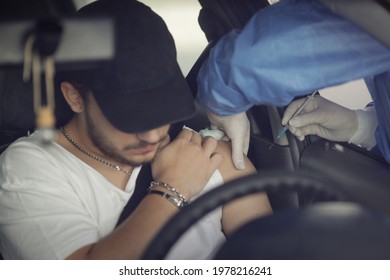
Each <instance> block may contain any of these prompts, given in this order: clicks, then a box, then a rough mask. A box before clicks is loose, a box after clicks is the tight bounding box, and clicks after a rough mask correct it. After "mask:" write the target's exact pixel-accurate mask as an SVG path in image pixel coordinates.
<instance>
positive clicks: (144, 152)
mask: <svg viewBox="0 0 390 280" xmlns="http://www.w3.org/2000/svg"><path fill="white" fill-rule="evenodd" d="M85 120H86V124H87V129H88V135H89V137H90V138H91V140H92V142H93V143H94V145H95V146H96V147H97V148H99V150H100V152H102V153H103V154H104V155H106V156H107V157H109V158H111V159H113V160H115V161H118V162H120V163H122V164H126V165H131V166H139V165H142V164H144V163H147V162H150V161H151V160H152V159H153V158H154V156H155V155H156V153H157V151H158V150H160V149H161V148H162V146H163V145H166V144H167V142H168V141H169V135H168V131H169V127H170V126H169V125H165V126H162V127H159V128H156V129H153V130H149V131H145V132H142V133H137V134H129V133H125V132H122V131H120V130H118V129H116V128H115V127H114V126H112V125H111V123H110V122H109V121H108V120H107V119H106V117H105V116H104V115H103V113H102V112H101V110H100V108H99V107H98V105H97V103H96V101H95V99H94V98H93V96H92V95H91V94H89V96H88V98H87V100H86V105H85Z"/></svg>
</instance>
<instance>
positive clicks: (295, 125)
mask: <svg viewBox="0 0 390 280" xmlns="http://www.w3.org/2000/svg"><path fill="white" fill-rule="evenodd" d="M304 100H305V99H304V98H302V99H299V100H296V101H294V102H292V103H291V104H290V105H289V106H288V107H287V109H286V112H285V113H284V116H283V119H282V124H283V125H285V124H287V122H288V124H289V125H290V127H289V129H290V131H291V133H293V134H294V135H295V136H297V137H298V139H299V140H301V141H302V140H303V139H304V137H305V136H306V135H309V134H312V135H318V136H320V137H322V138H325V139H328V140H332V141H343V142H347V141H348V142H349V143H353V144H355V145H359V146H363V147H365V148H368V149H371V148H372V147H373V146H375V144H376V140H375V129H376V127H377V125H378V122H377V118H376V113H375V110H374V109H373V108H372V107H371V108H367V109H365V110H350V109H348V108H345V107H343V106H340V105H338V104H336V103H333V102H331V101H329V100H327V99H325V98H323V97H321V96H315V97H314V98H313V99H312V100H311V101H310V102H309V103H308V104H307V105H306V107H305V108H304V109H303V111H302V112H301V113H300V114H299V115H298V116H296V117H294V118H292V119H291V120H290V121H289V119H290V118H291V116H292V115H293V114H294V112H295V111H296V110H297V108H298V107H299V106H300V105H301V104H302V103H303V102H304Z"/></svg>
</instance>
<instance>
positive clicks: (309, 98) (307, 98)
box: [269, 91, 317, 150]
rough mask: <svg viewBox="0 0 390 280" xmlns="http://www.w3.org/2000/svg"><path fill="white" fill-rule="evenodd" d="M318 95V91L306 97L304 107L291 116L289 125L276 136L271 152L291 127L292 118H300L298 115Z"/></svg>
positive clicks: (300, 107)
mask: <svg viewBox="0 0 390 280" xmlns="http://www.w3.org/2000/svg"><path fill="white" fill-rule="evenodd" d="M316 93H317V91H314V92H313V93H311V94H310V95H308V96H306V99H305V102H303V103H302V105H301V106H299V107H298V109H297V110H296V111H295V113H294V114H293V115H292V116H291V118H290V119H289V120H288V121H287V124H285V125H284V126H283V127H282V129H281V130H279V133H278V135H277V136H276V139H275V141H274V142H273V143H272V144H271V146H269V150H271V148H272V147H273V146H274V145H275V144H276V142H278V141H279V139H280V138H281V137H282V136H283V135H284V134H285V133H286V131H287V130H288V128H289V127H290V126H289V125H288V122H289V121H290V120H291V119H292V118H294V117H296V116H298V115H299V114H300V113H301V112H302V110H303V109H304V108H305V107H306V105H307V104H308V103H309V101H310V100H312V99H313V97H314V95H315V94H316Z"/></svg>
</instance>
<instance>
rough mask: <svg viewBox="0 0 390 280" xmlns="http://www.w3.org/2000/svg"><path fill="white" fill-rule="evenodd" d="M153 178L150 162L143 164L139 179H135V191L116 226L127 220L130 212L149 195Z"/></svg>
mask: <svg viewBox="0 0 390 280" xmlns="http://www.w3.org/2000/svg"><path fill="white" fill-rule="evenodd" d="M152 180H153V177H152V168H151V166H150V164H147V165H143V166H142V168H141V171H140V172H139V174H138V177H137V180H136V181H135V188H134V193H133V195H132V196H131V198H130V199H129V201H128V202H127V204H126V206H125V208H123V211H122V213H121V215H120V216H119V220H118V222H117V224H116V227H117V226H119V225H120V224H121V223H122V222H123V221H124V220H126V219H127V217H129V216H130V214H131V213H132V212H133V211H134V210H135V208H137V207H138V204H139V203H140V202H141V200H142V199H143V198H144V197H145V196H146V195H147V193H148V187H149V185H150V182H151V181H152Z"/></svg>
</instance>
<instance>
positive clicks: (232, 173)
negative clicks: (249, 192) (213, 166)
mask: <svg viewBox="0 0 390 280" xmlns="http://www.w3.org/2000/svg"><path fill="white" fill-rule="evenodd" d="M215 152H216V153H219V154H221V155H222V157H223V160H222V163H221V165H220V167H219V172H221V175H222V177H223V180H224V182H228V181H231V180H233V179H236V178H238V177H242V176H245V175H249V174H252V173H255V172H256V168H255V167H254V166H253V164H252V162H251V161H250V160H249V159H248V157H246V156H244V161H245V169H244V170H237V169H236V168H235V167H234V165H233V161H232V147H231V142H226V141H218V145H217V148H216V150H215Z"/></svg>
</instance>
